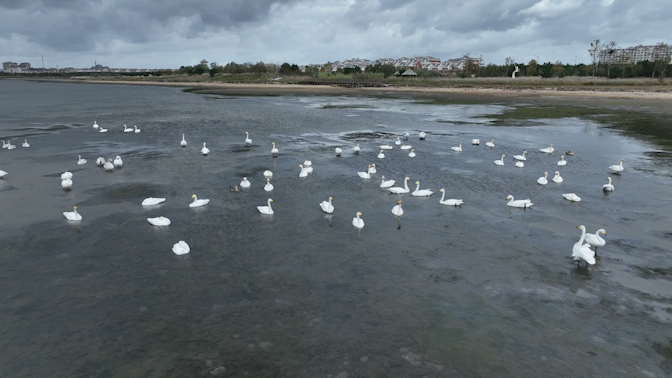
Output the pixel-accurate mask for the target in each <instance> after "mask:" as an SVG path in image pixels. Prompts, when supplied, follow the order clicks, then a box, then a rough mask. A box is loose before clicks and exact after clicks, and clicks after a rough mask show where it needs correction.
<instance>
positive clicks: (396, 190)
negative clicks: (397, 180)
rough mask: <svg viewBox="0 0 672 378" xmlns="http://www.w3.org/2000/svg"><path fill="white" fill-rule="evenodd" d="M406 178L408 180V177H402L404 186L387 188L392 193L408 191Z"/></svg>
mask: <svg viewBox="0 0 672 378" xmlns="http://www.w3.org/2000/svg"><path fill="white" fill-rule="evenodd" d="M408 180H410V177H406V178H404V187H403V188H401V187H398V186H395V187H394V188H389V189H388V190H389V191H390V192H392V193H394V194H404V193H408V192H410V189H408Z"/></svg>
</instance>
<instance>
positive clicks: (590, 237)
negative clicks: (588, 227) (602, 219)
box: [586, 228, 607, 256]
mask: <svg viewBox="0 0 672 378" xmlns="http://www.w3.org/2000/svg"><path fill="white" fill-rule="evenodd" d="M600 234H604V236H607V231H605V230H604V228H600V229H599V230H597V231H595V233H594V234H586V242H587V243H588V244H590V245H592V246H593V247H595V256H597V247H602V246H603V245H605V244H607V242H606V241H605V240H604V239H602V238H601V237H600Z"/></svg>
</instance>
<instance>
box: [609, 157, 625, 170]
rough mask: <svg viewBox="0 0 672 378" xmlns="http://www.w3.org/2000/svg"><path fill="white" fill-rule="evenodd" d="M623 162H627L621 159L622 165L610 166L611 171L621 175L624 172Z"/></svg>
mask: <svg viewBox="0 0 672 378" xmlns="http://www.w3.org/2000/svg"><path fill="white" fill-rule="evenodd" d="M623 162H625V160H623V159H621V162H620V164H618V165H612V166H609V169H611V170H612V171H613V173H621V172H623Z"/></svg>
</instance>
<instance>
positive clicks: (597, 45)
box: [588, 39, 604, 76]
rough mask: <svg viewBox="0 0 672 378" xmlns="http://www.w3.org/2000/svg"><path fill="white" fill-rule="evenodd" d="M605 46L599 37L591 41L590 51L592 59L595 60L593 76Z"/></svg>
mask: <svg viewBox="0 0 672 378" xmlns="http://www.w3.org/2000/svg"><path fill="white" fill-rule="evenodd" d="M603 48H604V45H603V44H602V42H600V40H599V39H596V40H594V41H593V42H590V48H589V49H588V53H589V54H590V60H591V61H592V62H593V76H595V72H596V71H597V65H598V64H599V62H600V53H601V52H602V49H603Z"/></svg>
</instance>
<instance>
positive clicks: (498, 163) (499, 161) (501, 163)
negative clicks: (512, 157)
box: [493, 155, 506, 165]
mask: <svg viewBox="0 0 672 378" xmlns="http://www.w3.org/2000/svg"><path fill="white" fill-rule="evenodd" d="M505 156H506V155H502V158H501V159H499V160H495V161H493V163H495V165H504V157H505Z"/></svg>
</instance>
